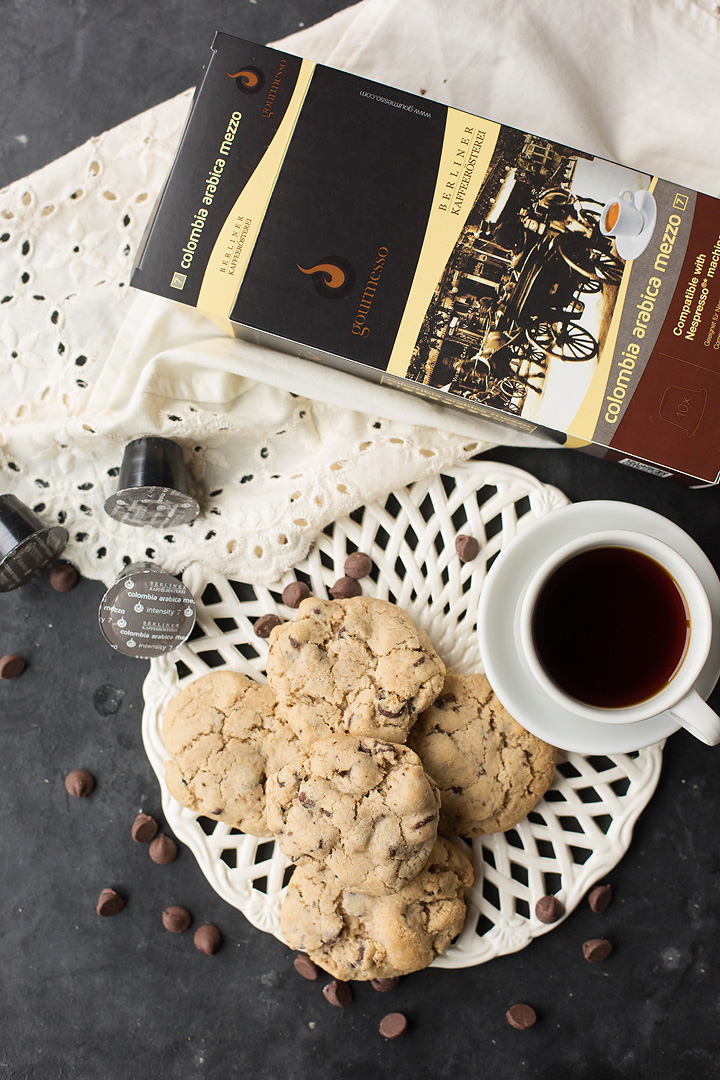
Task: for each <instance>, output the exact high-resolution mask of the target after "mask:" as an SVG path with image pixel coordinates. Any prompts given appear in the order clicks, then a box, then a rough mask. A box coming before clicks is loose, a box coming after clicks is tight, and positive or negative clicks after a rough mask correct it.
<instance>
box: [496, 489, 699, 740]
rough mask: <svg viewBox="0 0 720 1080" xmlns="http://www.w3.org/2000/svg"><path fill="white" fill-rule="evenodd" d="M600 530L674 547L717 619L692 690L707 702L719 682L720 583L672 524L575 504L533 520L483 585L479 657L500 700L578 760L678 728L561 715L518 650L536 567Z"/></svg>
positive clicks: (642, 513) (635, 512) (639, 513)
mask: <svg viewBox="0 0 720 1080" xmlns="http://www.w3.org/2000/svg"><path fill="white" fill-rule="evenodd" d="M602 529H631V530H635V531H637V532H645V533H647V534H648V535H650V536H655V537H657V539H659V540H663V541H664V542H665V543H666V544H669V545H670V546H671V547H674V548H675V549H676V551H678V552H679V553H680V554H681V555H682V556H683V558H685V559H687V561H688V562H689V563H690V565H691V566H692V567H693V569H694V570H695V572H696V574H697V575H698V577H699V578H700V580H701V581H702V583H703V585H704V586H705V590H706V592H707V595H708V598H709V600H710V607H711V610H712V615H713V640H712V644H711V646H710V653H709V655H708V658H707V661H706V662H705V666H704V668H703V669H702V671H701V672H700V675H699V676H698V679H697V682H696V683H695V689H696V690H697V691H698V693H699V694H702V696H703V697H704V698H708V697H709V696H710V693H711V691H712V689H713V687H714V686H715V683H716V682H717V680H718V676H720V580H718V576H717V574H716V573H715V569H714V567H713V565H712V563H711V562H710V560H709V559H708V557H707V556H706V555H705V553H704V552H703V551H702V549H701V548H700V547H699V546H698V545H697V544H696V543H695V541H694V540H693V539H692V538H691V537H690V536H688V534H687V533H686V532H683V530H682V529H681V528H680V527H679V526H678V525H675V523H674V522H672V521H669V520H668V519H667V518H664V517H662V516H661V515H660V514H656V513H655V512H654V511H653V510H647V509H646V508H645V507H643V506H635V505H634V504H633V503H623V502H611V501H605V500H602V501H600V500H598V501H593V502H581V503H573V504H571V505H570V506H564V507H562V508H561V509H559V510H553V511H551V512H550V513H549V514H546V515H545V516H544V517H541V518H539V519H537V520H536V521H534V522H532V524H531V525H529V526H528V527H527V529H525V530H524V531H523V532H521V533H520V534H519V535H518V536H516V537H515V539H514V540H513V541H512V542H511V543H510V544H509V545H508V546H507V547H506V548H505V549H504V550H503V552H502V554H501V555H500V556H499V558H498V559H497V560H496V561H495V562H494V563H493V565H492V567H491V568H490V570H489V572H488V575H487V578H486V579H485V582H484V584H483V589H482V593H481V595H480V607H479V611H478V638H479V644H480V656H481V659H482V661H483V664H484V665H485V671H486V673H487V677H488V679H489V681H490V683H491V685H492V687H493V689H494V690H495V692H496V694H497V696H498V698H499V699H500V701H501V702H502V703H503V705H504V706H505V708H506V709H507V710H508V712H509V713H511V715H512V716H514V717H515V719H516V720H518V722H519V723H521V724H522V725H523V727H525V728H527V730H528V731H531V732H532V733H533V735H537V736H538V737H539V738H541V739H544V740H545V741H546V742H549V743H552V744H553V745H554V746H557V747H561V748H562V749H563V750H571V751H574V752H575V753H578V754H624V753H628V752H629V751H631V750H640V749H641V748H642V747H643V746H650V745H651V744H652V743H655V742H659V740H660V739H665V738H666V737H667V736H668V735H672V733H673V732H674V731H677V730H678V729H679V725H678V723H677V721H676V720H675V719H674V718H673V717H672V716H671V715H670V714H669V713H667V712H665V713H661V714H660V715H659V716H654V717H652V718H651V719H649V720H639V721H637V722H636V723H633V724H602V723H598V722H597V721H595V720H585V719H583V718H582V717H579V716H575V715H574V714H572V713H570V712H567V711H565V710H563V709H562V707H561V706H560V705H557V704H556V703H555V702H554V701H552V700H551V699H550V698H549V697H548V696H547V695H546V694H545V693H544V692H543V690H542V689H541V688H540V686H538V685H537V683H536V682H535V681H534V680H533V679H532V678H531V676H530V674H529V672H528V671H527V670H526V668H525V666H524V664H523V663H522V661H521V659H520V657H519V656H518V654H517V649H516V646H515V618H516V612H517V607H518V603H519V601H520V597H521V595H522V593H523V591H524V589H525V586H526V584H527V582H528V581H529V579H530V577H531V576H532V574H533V573H534V571H535V569H536V568H537V567H538V566H539V565H540V563H542V562H543V560H544V559H546V558H547V557H548V556H549V555H551V554H552V553H553V552H554V551H555V550H557V548H559V547H560V546H561V545H562V544H565V543H567V542H568V541H569V540H573V539H575V537H579V536H583V535H585V534H586V533H590V532H595V531H597V530H602ZM579 632H581V631H579Z"/></svg>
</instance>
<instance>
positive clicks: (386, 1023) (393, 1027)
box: [378, 1013, 407, 1039]
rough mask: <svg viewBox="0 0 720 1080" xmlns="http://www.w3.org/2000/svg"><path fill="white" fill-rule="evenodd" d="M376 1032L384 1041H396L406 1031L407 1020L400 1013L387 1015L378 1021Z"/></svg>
mask: <svg viewBox="0 0 720 1080" xmlns="http://www.w3.org/2000/svg"><path fill="white" fill-rule="evenodd" d="M378 1031H379V1032H380V1034H381V1035H382V1037H383V1038H384V1039H397V1038H398V1037H399V1036H400V1035H402V1034H403V1032H405V1031H407V1019H406V1018H405V1017H404V1016H403V1014H402V1013H388V1014H387V1016H383V1018H382V1020H381V1021H380V1027H379V1028H378Z"/></svg>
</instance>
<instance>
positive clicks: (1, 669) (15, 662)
mask: <svg viewBox="0 0 720 1080" xmlns="http://www.w3.org/2000/svg"><path fill="white" fill-rule="evenodd" d="M24 670H25V661H24V660H23V658H22V656H18V655H17V654H16V653H8V655H7V656H3V657H2V659H0V679H17V677H18V675H22V673H23V671H24Z"/></svg>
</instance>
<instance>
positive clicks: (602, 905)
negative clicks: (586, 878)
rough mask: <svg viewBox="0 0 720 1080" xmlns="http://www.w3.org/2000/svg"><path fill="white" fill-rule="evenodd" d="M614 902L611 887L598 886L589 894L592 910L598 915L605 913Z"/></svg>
mask: <svg viewBox="0 0 720 1080" xmlns="http://www.w3.org/2000/svg"><path fill="white" fill-rule="evenodd" d="M611 900H612V886H610V885H596V886H595V888H594V889H591V890H590V892H589V893H588V904H589V905H590V910H591V911H594V912H596V913H599V912H601V911H605V910H606V908H608V907H609V906H610V901H611Z"/></svg>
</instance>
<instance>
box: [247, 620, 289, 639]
mask: <svg viewBox="0 0 720 1080" xmlns="http://www.w3.org/2000/svg"><path fill="white" fill-rule="evenodd" d="M281 622H282V619H281V618H280V616H279V615H261V616H260V618H259V619H257V620H256V622H255V625H254V626H253V630H254V631H255V636H256V637H260V638H266V637H270V631H271V630H272V629H274V627H276V626H279V625H280V623H281Z"/></svg>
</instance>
